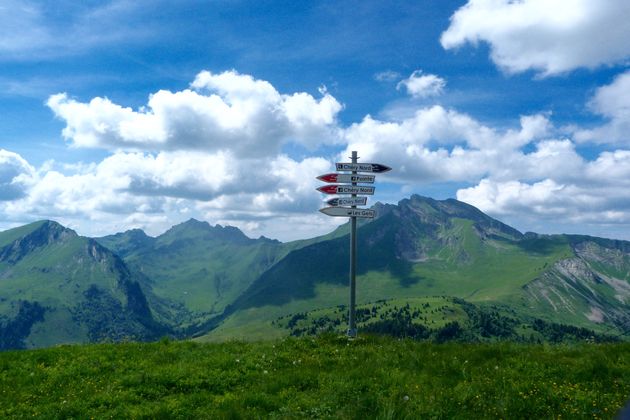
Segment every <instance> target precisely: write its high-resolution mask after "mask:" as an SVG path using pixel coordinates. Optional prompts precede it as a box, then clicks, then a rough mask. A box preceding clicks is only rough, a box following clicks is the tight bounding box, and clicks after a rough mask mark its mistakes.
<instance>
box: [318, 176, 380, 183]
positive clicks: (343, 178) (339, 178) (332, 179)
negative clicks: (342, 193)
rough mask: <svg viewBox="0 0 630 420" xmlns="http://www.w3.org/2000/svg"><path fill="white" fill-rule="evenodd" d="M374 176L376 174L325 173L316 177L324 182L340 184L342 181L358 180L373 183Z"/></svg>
mask: <svg viewBox="0 0 630 420" xmlns="http://www.w3.org/2000/svg"><path fill="white" fill-rule="evenodd" d="M374 178H376V175H356V174H326V175H320V176H318V177H317V179H319V180H321V181H324V182H336V183H340V184H341V183H344V182H360V183H364V184H373V183H374Z"/></svg>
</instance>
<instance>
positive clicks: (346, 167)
mask: <svg viewBox="0 0 630 420" xmlns="http://www.w3.org/2000/svg"><path fill="white" fill-rule="evenodd" d="M335 165H336V166H337V170H338V171H357V172H375V173H380V172H387V171H391V170H392V168H390V167H389V166H385V165H381V164H380V163H336V164H335Z"/></svg>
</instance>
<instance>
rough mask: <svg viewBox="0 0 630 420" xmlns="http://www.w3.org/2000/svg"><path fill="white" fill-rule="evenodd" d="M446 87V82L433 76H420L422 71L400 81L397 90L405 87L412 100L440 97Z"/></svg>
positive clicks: (417, 71)
mask: <svg viewBox="0 0 630 420" xmlns="http://www.w3.org/2000/svg"><path fill="white" fill-rule="evenodd" d="M445 86H446V80H444V79H443V78H441V77H439V76H436V75H435V74H422V70H416V71H414V72H413V73H411V76H409V78H407V79H404V80H402V81H400V82H399V83H398V85H397V88H398V89H400V88H402V87H405V88H406V89H407V92H408V93H409V94H410V95H411V96H413V97H414V98H427V97H429V96H438V95H441V94H442V92H443V91H444V87H445Z"/></svg>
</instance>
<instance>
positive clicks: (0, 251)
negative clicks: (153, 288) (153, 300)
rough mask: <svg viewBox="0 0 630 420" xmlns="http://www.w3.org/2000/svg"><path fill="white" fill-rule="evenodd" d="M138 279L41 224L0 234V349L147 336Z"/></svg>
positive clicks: (149, 324)
mask: <svg viewBox="0 0 630 420" xmlns="http://www.w3.org/2000/svg"><path fill="white" fill-rule="evenodd" d="M141 282H142V279H141V278H140V277H139V276H137V275H135V274H133V273H132V272H130V271H129V270H128V268H127V267H126V266H125V264H124V263H123V261H122V260H121V259H120V258H119V257H117V256H116V255H115V254H113V253H112V252H110V251H109V250H107V249H106V248H104V247H102V246H101V245H99V244H98V243H97V242H96V241H94V240H93V239H89V238H84V237H80V236H78V235H77V234H76V233H75V232H74V231H72V230H70V229H66V228H64V227H63V226H61V225H59V224H57V223H55V222H51V221H41V222H37V223H33V224H30V225H27V226H23V227H20V228H17V229H12V230H9V231H6V232H2V233H0V348H20V347H42V346H48V345H53V344H58V343H74V342H88V341H102V340H121V339H124V338H129V339H150V338H154V337H156V336H159V335H160V334H163V333H164V332H165V331H166V330H165V329H164V327H162V326H161V325H160V324H159V323H158V322H157V321H156V320H155V318H154V314H153V312H152V310H151V309H150V306H149V302H148V301H147V296H146V295H145V293H144V292H143V290H142V289H143V286H142V285H141Z"/></svg>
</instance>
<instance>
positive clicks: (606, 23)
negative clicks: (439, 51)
mask: <svg viewBox="0 0 630 420" xmlns="http://www.w3.org/2000/svg"><path fill="white" fill-rule="evenodd" d="M629 38H630V2H628V1H626V0H606V1H592V0H555V1H548V0H520V1H512V0H469V1H468V3H467V4H466V5H464V6H462V7H461V8H460V9H458V10H457V11H456V12H455V13H454V14H453V15H452V16H451V22H450V26H449V27H448V29H447V30H446V31H445V32H444V33H443V34H442V37H441V39H440V41H441V43H442V46H443V47H444V48H445V49H452V48H456V47H460V46H462V45H464V44H466V43H471V44H473V45H477V44H478V43H479V42H487V43H488V44H489V45H490V49H491V53H490V55H491V58H492V60H493V61H494V63H495V64H497V65H498V66H499V67H501V68H502V69H504V70H506V71H508V72H511V73H517V72H522V71H526V70H530V69H533V70H536V71H538V72H540V73H541V74H542V75H545V76H548V75H554V74H558V73H563V72H567V71H571V70H574V69H576V68H580V67H586V68H595V67H598V66H601V65H606V64H614V63H618V62H621V61H623V60H625V59H627V58H629V57H630V43H628V39H629Z"/></svg>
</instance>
